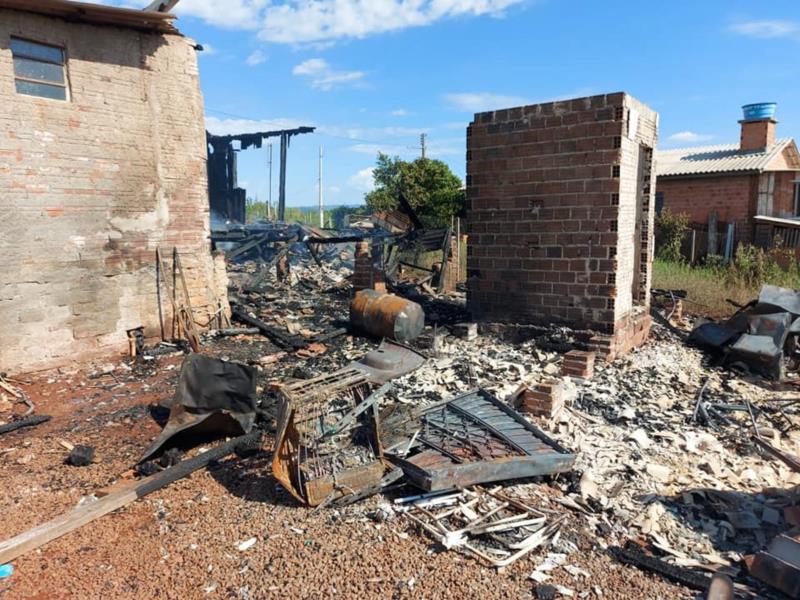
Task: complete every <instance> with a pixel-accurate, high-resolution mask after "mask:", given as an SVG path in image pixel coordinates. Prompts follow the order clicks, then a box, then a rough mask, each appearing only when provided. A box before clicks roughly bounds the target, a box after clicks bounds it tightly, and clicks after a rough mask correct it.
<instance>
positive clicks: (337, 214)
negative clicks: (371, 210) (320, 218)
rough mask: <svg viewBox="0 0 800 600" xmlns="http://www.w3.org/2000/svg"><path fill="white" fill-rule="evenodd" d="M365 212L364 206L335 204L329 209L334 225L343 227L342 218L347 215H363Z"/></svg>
mask: <svg viewBox="0 0 800 600" xmlns="http://www.w3.org/2000/svg"><path fill="white" fill-rule="evenodd" d="M365 214H367V207H366V206H344V205H342V206H337V207H336V208H334V209H333V210H331V220H332V221H333V225H334V227H337V228H342V227H344V218H345V217H346V216H347V215H365Z"/></svg>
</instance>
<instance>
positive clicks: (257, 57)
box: [244, 50, 267, 67]
mask: <svg viewBox="0 0 800 600" xmlns="http://www.w3.org/2000/svg"><path fill="white" fill-rule="evenodd" d="M244 62H245V63H247V65H248V66H251V67H255V66H258V65H260V64H262V63H265V62H267V55H266V54H265V53H264V52H263V51H262V50H253V51H252V52H251V53H250V56H248V57H247V59H245V61H244Z"/></svg>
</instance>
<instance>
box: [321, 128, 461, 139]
mask: <svg viewBox="0 0 800 600" xmlns="http://www.w3.org/2000/svg"><path fill="white" fill-rule="evenodd" d="M431 129H433V127H346V126H341V125H322V126H320V128H319V131H320V133H326V134H328V135H332V136H334V137H343V138H348V139H351V140H376V139H381V140H383V139H386V138H405V137H409V138H415V139H417V140H418V139H419V134H420V133H422V132H423V131H430V130H431ZM465 129H466V127H465Z"/></svg>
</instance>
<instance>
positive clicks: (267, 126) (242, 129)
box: [206, 116, 314, 135]
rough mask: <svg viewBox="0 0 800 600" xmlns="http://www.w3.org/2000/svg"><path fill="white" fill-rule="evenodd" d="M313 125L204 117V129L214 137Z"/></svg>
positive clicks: (301, 122) (283, 120)
mask: <svg viewBox="0 0 800 600" xmlns="http://www.w3.org/2000/svg"><path fill="white" fill-rule="evenodd" d="M313 125H314V124H313V123H311V122H309V121H300V120H298V119H264V120H260V121H256V120H251V119H219V118H217V117H211V116H206V129H207V130H208V131H209V132H211V133H212V134H214V135H236V134H239V133H256V132H259V131H279V130H281V129H295V128H297V127H303V126H313Z"/></svg>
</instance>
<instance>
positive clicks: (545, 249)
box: [467, 93, 658, 356]
mask: <svg viewBox="0 0 800 600" xmlns="http://www.w3.org/2000/svg"><path fill="white" fill-rule="evenodd" d="M657 129H658V115H657V113H655V112H654V111H653V110H651V109H650V108H648V107H647V106H645V105H644V104H642V103H641V102H639V101H637V100H636V99H634V98H632V97H631V96H629V95H627V94H624V93H617V94H609V95H601V96H593V97H589V98H579V99H576V100H568V101H562V102H550V103H546V104H538V105H532V106H525V107H519V108H511V109H505V110H497V111H493V112H486V113H480V114H477V115H475V119H474V121H473V122H472V123H471V124H470V126H469V128H468V130H467V197H468V228H469V229H468V232H469V236H470V237H469V248H468V257H467V263H468V264H467V266H468V271H467V276H468V280H467V285H468V304H469V308H470V310H471V311H472V313H473V314H474V315H475V316H476V318H479V319H482V320H495V321H509V320H512V321H517V322H520V323H547V324H549V323H564V324H567V325H571V326H573V327H575V328H579V329H585V330H591V331H594V332H597V333H598V334H601V336H606V338H605V339H602V338H601V339H599V340H598V341H599V343H600V345H601V346H603V347H601V348H598V349H599V350H600V351H601V352H603V354H604V355H606V356H609V355H613V354H615V353H617V352H624V351H626V350H627V349H629V348H630V347H631V345H632V344H636V343H640V342H641V341H642V340H643V338H644V337H646V335H647V331H646V330H647V329H649V316H648V312H649V288H650V277H651V264H652V251H653V240H652V232H653V215H654V177H655V172H654V169H653V164H652V163H653V148H655V145H656V141H657Z"/></svg>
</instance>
